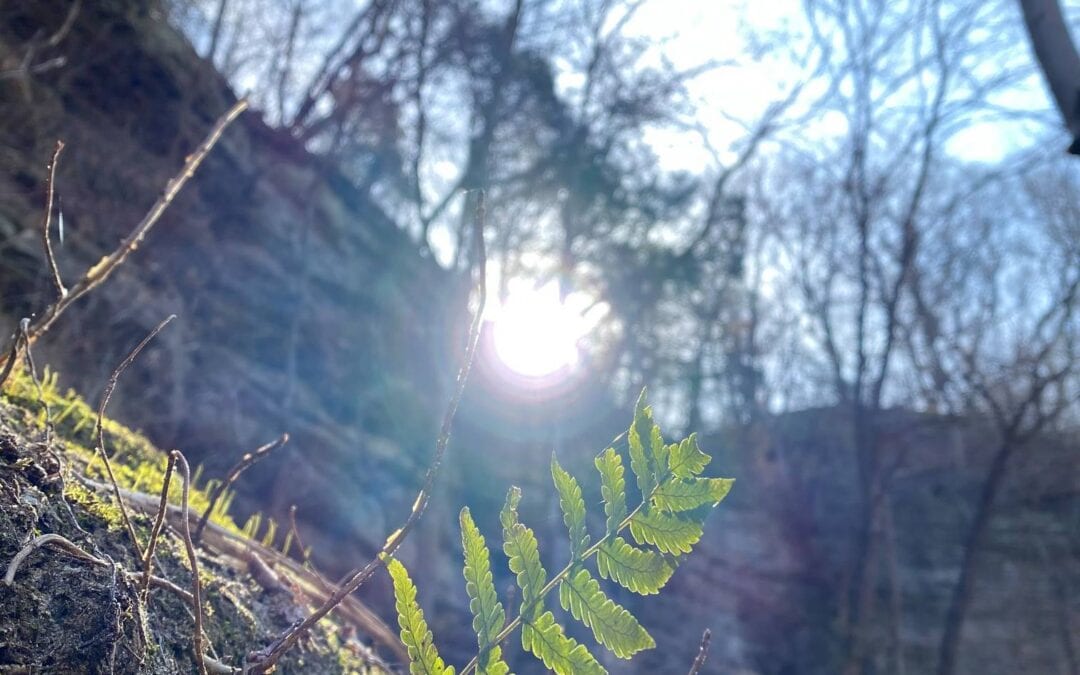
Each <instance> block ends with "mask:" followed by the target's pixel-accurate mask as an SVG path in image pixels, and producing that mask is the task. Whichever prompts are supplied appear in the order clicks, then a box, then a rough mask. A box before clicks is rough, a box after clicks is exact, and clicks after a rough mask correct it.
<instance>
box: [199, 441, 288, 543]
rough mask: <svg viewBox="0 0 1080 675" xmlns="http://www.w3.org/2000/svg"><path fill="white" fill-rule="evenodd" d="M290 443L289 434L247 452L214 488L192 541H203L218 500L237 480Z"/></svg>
mask: <svg viewBox="0 0 1080 675" xmlns="http://www.w3.org/2000/svg"><path fill="white" fill-rule="evenodd" d="M288 442H289V434H281V438H278V439H277V440H275V441H270V442H269V443H267V444H266V445H263V446H261V447H260V448H258V449H257V450H254V451H253V452H245V453H244V456H243V457H241V458H240V461H238V462H237V463H236V464H234V465H233V467H232V468H231V469H229V472H228V473H227V474H225V480H223V481H221V483H219V484H218V486H217V487H215V488H214V491H213V492H212V493H210V504H209V505H208V506H207V507H206V510H205V511H203V514H202V518H200V519H199V524H198V525H196V526H195V534H194V535H193V536H192V540H193V541H194V542H195V543H196V544H197V543H199V540H201V539H202V533H203V529H204V528H205V527H206V523H207V521H209V520H210V514H211V513H212V512H213V511H214V507H215V506H217V503H218V500H219V499H221V495H223V494H225V491H226V490H228V489H229V487H230V486H231V485H232V484H233V483H234V482H236V479H237V478H239V477H240V474H242V473H244V472H245V471H247V470H248V468H249V467H251V466H253V465H254V464H256V463H258V462H259V460H261V459H263V458H264V457H266V456H267V455H269V454H270V453H271V452H273V451H274V450H277V449H278V448H280V447H281V446H283V445H285V444H286V443H288Z"/></svg>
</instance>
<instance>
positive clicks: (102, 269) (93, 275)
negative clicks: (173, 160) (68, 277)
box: [5, 100, 247, 361]
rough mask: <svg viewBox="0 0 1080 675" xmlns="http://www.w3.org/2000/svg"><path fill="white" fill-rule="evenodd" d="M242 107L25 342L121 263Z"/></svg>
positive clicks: (239, 107)
mask: <svg viewBox="0 0 1080 675" xmlns="http://www.w3.org/2000/svg"><path fill="white" fill-rule="evenodd" d="M246 108H247V101H246V100H240V101H237V102H236V104H235V105H233V107H232V108H230V109H229V110H228V112H226V113H225V114H224V115H222V116H221V118H220V119H218V121H217V122H216V123H215V124H214V127H213V129H211V130H210V134H209V135H208V136H207V137H206V139H205V140H204V141H203V142H202V144H200V145H199V147H198V148H196V149H195V151H194V152H192V153H191V154H190V155H188V156H187V159H186V160H185V161H184V166H183V168H182V169H180V171H179V173H177V174H176V175H175V176H174V177H173V178H172V180H170V181H169V182H168V183H167V184H166V185H165V189H164V191H162V193H161V196H160V197H158V200H157V201H156V202H154V205H153V206H151V207H150V210H149V211H148V212H147V213H146V215H145V216H143V219H142V220H141V221H139V224H138V225H136V226H135V229H133V230H132V231H131V232H130V233H129V234H128V235H127V236H126V237H125V238H124V240H123V241H121V242H120V245H119V246H117V248H116V250H114V251H113V252H112V253H110V254H109V255H107V256H105V257H104V258H102V259H101V260H100V261H99V262H98V263H97V264H96V265H94V266H93V267H91V268H90V269H89V270H87V271H86V274H85V275H84V276H83V278H82V279H80V280H79V281H78V282H77V283H76V284H75V285H74V286H72V287H71V288H70V289H69V290H68V294H67V295H66V296H64V297H63V298H60V299H59V300H57V301H56V302H55V303H54V304H53V305H51V306H49V307H48V308H47V309H46V310H45V311H44V312H43V313H42V315H41V318H40V319H38V320H37V321H36V322H34V324H33V325H31V326H30V330H29V338H28V340H29V342H31V343H33V342H35V341H37V339H38V338H40V337H41V336H42V335H43V334H45V332H46V331H48V330H49V329H50V328H51V327H52V325H53V324H54V323H55V322H56V320H57V319H58V318H59V317H60V315H61V314H63V313H64V311H65V310H66V309H67V308H68V307H70V306H71V305H72V303H74V302H76V301H77V300H78V299H79V298H81V297H82V296H84V295H86V294H87V293H89V292H90V291H92V290H94V289H95V288H97V287H98V286H99V285H101V284H102V283H103V282H104V281H105V280H106V279H108V278H109V276H111V275H112V273H113V272H115V271H116V269H117V268H118V267H120V265H122V264H123V263H124V261H126V260H127V258H128V256H130V255H131V254H132V253H133V252H134V251H135V250H136V249H138V248H139V244H141V243H142V241H143V239H144V238H145V237H146V235H147V233H148V232H149V231H150V229H151V228H152V227H153V226H154V225H155V224H156V223H157V222H158V220H159V219H160V218H161V214H163V213H164V212H165V209H167V208H168V207H169V205H170V204H172V202H173V200H174V199H175V198H176V195H177V194H178V193H179V192H180V188H182V187H183V186H184V185H185V184H186V183H187V182H188V180H190V179H191V177H192V176H193V175H194V174H195V170H196V169H197V168H199V165H200V164H202V162H203V160H204V159H206V156H207V155H208V154H209V153H210V150H211V149H212V148H213V147H214V145H216V144H217V142H218V139H220V138H221V134H222V133H223V132H224V131H225V128H226V127H227V126H229V124H231V123H232V122H233V120H235V119H236V118H237V117H239V116H240V113H241V112H243V111H244V110H245V109H246ZM7 360H8V359H7V357H5V361H7Z"/></svg>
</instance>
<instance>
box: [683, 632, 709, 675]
mask: <svg viewBox="0 0 1080 675" xmlns="http://www.w3.org/2000/svg"><path fill="white" fill-rule="evenodd" d="M711 641H712V631H711V630H709V629H708V628H706V629H705V632H704V633H702V634H701V646H700V647H698V653H697V656H696V657H695V658H694V662H693V663H692V664H690V672H689V673H687V675H697V674H698V673H700V672H701V669H702V667H703V666H704V665H705V659H707V658H708V657H709V642H711Z"/></svg>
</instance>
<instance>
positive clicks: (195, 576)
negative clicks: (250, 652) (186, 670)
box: [117, 450, 206, 675]
mask: <svg viewBox="0 0 1080 675" xmlns="http://www.w3.org/2000/svg"><path fill="white" fill-rule="evenodd" d="M169 457H171V458H172V459H173V460H174V461H175V462H176V463H177V465H178V466H179V467H180V475H181V477H182V478H183V479H184V491H183V496H182V497H181V499H180V504H181V506H180V508H181V510H182V511H183V514H184V522H183V523H182V524H181V528H180V531H181V533H183V535H184V548H185V549H187V556H188V561H189V562H190V563H191V604H192V608H193V609H194V610H195V631H194V632H193V633H192V635H191V645H192V649H193V650H194V658H195V663H196V665H197V666H198V668H199V675H206V664H205V663H204V662H203V647H202V633H203V617H202V582H201V581H200V580H199V562H198V560H196V559H195V545H194V544H193V543H191V518H190V517H189V513H188V491H189V490H190V489H191V467H189V466H188V462H187V458H185V457H184V453H182V452H180V451H179V450H173V451H172V452H170V453H169ZM117 497H118V498H119V495H117Z"/></svg>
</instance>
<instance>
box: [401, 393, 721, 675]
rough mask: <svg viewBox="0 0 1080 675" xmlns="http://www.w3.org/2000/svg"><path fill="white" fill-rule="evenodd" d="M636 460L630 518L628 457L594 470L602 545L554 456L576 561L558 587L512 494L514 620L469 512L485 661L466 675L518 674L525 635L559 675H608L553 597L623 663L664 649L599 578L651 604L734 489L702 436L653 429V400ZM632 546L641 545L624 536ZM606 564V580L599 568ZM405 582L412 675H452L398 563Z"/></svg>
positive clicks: (469, 585) (472, 583)
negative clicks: (670, 438)
mask: <svg viewBox="0 0 1080 675" xmlns="http://www.w3.org/2000/svg"><path fill="white" fill-rule="evenodd" d="M626 438H627V449H628V452H627V459H628V460H629V465H630V470H631V472H632V473H633V474H634V479H635V482H636V484H637V487H638V490H639V491H640V495H638V496H639V497H640V499H639V500H635V506H634V507H633V508H630V506H629V504H628V501H629V498H628V496H627V491H626V477H625V468H624V463H623V462H624V458H623V455H622V454H620V453H619V452H618V451H616V450H615V449H614V448H607V449H606V450H604V451H603V452H602V453H600V454H599V455H598V456H597V457H596V459H595V461H594V464H595V465H596V469H597V471H598V472H599V474H600V486H599V493H600V498H601V499H602V501H603V504H604V513H603V515H604V524H605V528H604V533H603V536H602V537H600V538H599V539H598V540H597V541H595V543H592V538H591V537H590V535H589V532H588V519H589V515H588V509H587V508H586V503H588V501H589V500H592V499H594V498H593V497H589V498H588V500H587V499H586V496H585V493H584V491H583V490H582V486H581V484H580V483H579V482H578V480H577V479H576V478H575V477H574V476H573V475H572V474H571V473H570V472H569V471H567V470H566V469H564V468H563V467H562V465H560V464H559V462H558V460H557V459H556V458H555V457H554V456H552V459H551V477H552V481H553V482H554V485H555V491H556V494H557V496H558V501H559V508H560V509H561V511H562V515H563V522H564V523H565V525H566V530H567V534H568V536H569V540H570V560H569V561H567V563H566V566H565V567H563V568H562V569H561V570H560V571H559V572H558V573H556V574H555V575H554V576H552V577H550V578H549V577H548V573H547V570H545V569H544V565H543V563H542V562H541V559H540V545H539V542H538V541H537V539H536V534H535V533H534V532H533V531H532V530H531V529H529V528H528V527H526V526H525V525H524V524H523V523H521V522H520V518H519V516H518V505H519V504H520V502H521V490H519V489H518V488H516V487H513V488H511V489H510V491H509V493H508V494H507V496H506V503H505V505H504V506H503V508H502V511H501V512H500V514H499V522H500V524H501V525H502V540H503V542H502V549H503V553H505V554H506V557H507V560H508V566H509V568H510V573H511V574H512V575H513V577H514V579H515V581H516V582H517V586H518V588H520V589H521V604H520V606H519V609H518V613H517V615H516V616H513V617H508V616H507V614H506V610H505V609H504V607H503V604H502V602H501V601H500V600H499V596H498V593H497V592H496V590H495V577H494V574H493V572H492V569H491V553H490V551H489V550H488V547H487V542H486V540H485V539H484V536H483V535H482V534H481V533H480V530H479V528H477V526H476V523H475V522H474V521H473V518H472V514H471V513H470V512H469V509H468V508H464V509H462V510H461V514H460V517H459V522H460V526H461V546H462V551H463V555H464V560H465V565H464V569H463V574H464V577H465V592H466V594H467V595H468V597H469V610H470V612H471V613H472V617H473V621H472V627H473V632H474V633H476V639H477V650H478V651H477V655H476V656H475V657H474V658H473V659H472V660H471V661H469V663H467V664H466V665H465V667H464V668H462V670H461V673H462V675H469V674H470V673H474V672H475V673H479V674H481V675H507V673H509V670H510V669H509V667H508V666H507V664H506V662H505V661H503V659H502V651H501V645H502V643H503V641H505V640H506V639H507V638H508V637H509V636H510V635H511V634H512V633H513V632H514V631H515V630H518V629H520V630H521V645H522V647H523V648H524V649H525V650H526V651H528V652H530V653H531V654H533V655H534V656H535V657H536V658H537V659H539V660H540V661H541V662H542V663H543V664H544V666H545V667H546V668H548V669H549V670H551V671H554V672H555V673H556V674H557V675H578V674H585V675H592V674H599V673H606V672H607V671H606V670H605V669H604V668H603V666H601V665H600V662H599V661H598V660H597V659H596V657H594V656H593V654H592V653H591V652H590V651H589V648H588V647H587V646H586V645H584V644H581V643H579V642H577V641H576V640H574V639H573V638H571V637H569V636H568V635H567V634H566V630H565V628H564V627H563V626H562V625H560V624H559V622H558V621H557V620H556V619H555V615H554V614H552V613H551V612H550V611H547V609H546V607H545V601H546V598H547V595H548V594H549V593H551V592H553V591H555V590H556V589H557V590H558V596H559V603H560V605H561V606H562V607H563V609H565V610H566V611H567V612H569V614H570V616H572V617H573V618H574V620H576V621H579V622H581V623H582V624H584V625H585V626H586V627H587V628H589V629H590V630H591V632H592V637H593V639H594V640H595V641H596V643H597V644H598V645H601V646H603V647H605V648H606V649H608V650H609V651H610V652H611V653H613V654H614V655H615V656H617V657H619V658H631V657H632V656H633V655H634V654H636V653H638V652H640V651H642V650H644V649H650V648H652V647H654V646H655V645H656V643H655V641H654V640H653V638H652V636H650V635H649V633H648V632H647V631H646V630H645V628H644V627H643V626H642V625H641V624H640V623H639V622H638V620H637V618H635V617H634V615H633V614H632V613H631V612H630V611H629V610H627V609H626V608H625V607H622V606H621V605H619V604H617V603H616V602H615V601H613V600H612V599H611V598H610V597H609V596H608V595H607V594H606V593H605V592H604V588H603V586H602V584H601V581H600V579H605V580H608V581H610V582H614V583H615V584H618V585H619V586H622V587H623V588H626V589H628V590H630V591H632V592H634V593H637V594H639V595H651V594H654V593H658V592H660V589H662V588H663V587H664V585H665V584H667V583H668V581H669V580H670V579H671V577H672V575H673V574H674V573H675V569H676V568H677V566H678V562H679V560H680V559H681V557H682V556H685V555H687V554H689V553H690V552H691V550H692V549H693V547H694V546H695V545H696V544H697V543H698V541H699V540H700V539H701V537H702V534H703V532H704V521H705V518H706V516H707V515H708V514H709V513H710V512H711V511H712V510H713V508H714V507H715V506H716V505H717V504H719V503H720V502H721V501H723V500H724V498H725V497H727V495H728V493H729V492H730V491H731V488H732V485H733V484H734V480H732V479H729V478H712V477H706V476H702V474H703V473H704V471H705V469H706V468H707V467H708V465H709V462H710V461H711V458H710V457H709V456H708V455H707V454H705V453H704V452H702V451H701V449H700V448H699V447H698V442H697V437H696V436H693V435H691V436H690V437H689V438H686V439H684V440H682V441H680V442H678V443H665V441H664V437H663V435H662V434H661V432H660V427H659V426H658V425H657V424H656V423H655V422H654V421H653V414H652V409H651V408H650V407H649V406H648V404H647V402H646V395H645V392H644V391H642V393H641V397H640V398H639V399H638V401H637V405H636V406H635V408H634V419H633V421H632V422H631V424H630V427H629V429H628V430H627V433H626ZM627 530H629V536H630V537H631V538H633V540H634V542H636V545H635V544H632V543H630V542H629V541H627V539H626V538H625V536H624V533H625V532H626V531H627ZM592 558H595V565H596V573H595V576H594V573H593V572H592V571H590V569H589V567H588V564H589V560H590V559H592ZM387 568H388V569H389V571H390V575H391V577H393V581H394V596H395V599H396V608H397V612H398V623H399V624H400V626H401V640H402V642H403V643H404V644H405V646H406V647H407V648H408V651H409V657H410V660H411V663H410V666H409V670H410V672H411V673H413V674H424V675H430V674H436V675H443V674H453V673H454V670H453V668H450V667H447V666H446V665H445V664H444V663H443V661H442V659H441V658H440V657H439V654H438V652H437V651H436V650H435V645H434V642H433V638H432V635H431V631H430V630H429V629H428V625H427V622H426V621H425V620H424V614H423V611H422V610H421V609H420V606H419V605H418V604H417V602H416V587H415V586H413V583H412V581H411V580H410V579H409V575H408V573H407V572H406V571H405V568H404V567H403V566H402V565H401V563H399V562H397V561H396V560H393V559H390V560H389V561H388V563H387Z"/></svg>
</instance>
